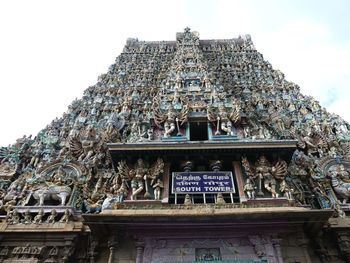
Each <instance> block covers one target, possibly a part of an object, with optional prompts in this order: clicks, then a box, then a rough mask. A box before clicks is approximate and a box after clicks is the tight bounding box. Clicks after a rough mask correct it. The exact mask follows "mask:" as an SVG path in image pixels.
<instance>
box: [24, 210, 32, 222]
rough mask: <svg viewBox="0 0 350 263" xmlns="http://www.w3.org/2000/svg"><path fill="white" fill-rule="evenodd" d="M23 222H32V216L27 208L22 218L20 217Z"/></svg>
mask: <svg viewBox="0 0 350 263" xmlns="http://www.w3.org/2000/svg"><path fill="white" fill-rule="evenodd" d="M22 223H23V224H30V223H32V216H31V214H30V211H29V209H27V210H26V211H25V212H24V214H23V219H22Z"/></svg>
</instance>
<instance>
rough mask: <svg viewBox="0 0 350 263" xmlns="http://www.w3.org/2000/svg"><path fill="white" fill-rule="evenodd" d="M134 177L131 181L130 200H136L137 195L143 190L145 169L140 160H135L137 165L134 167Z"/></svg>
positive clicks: (145, 175)
mask: <svg viewBox="0 0 350 263" xmlns="http://www.w3.org/2000/svg"><path fill="white" fill-rule="evenodd" d="M134 172H135V175H134V177H133V179H132V180H131V189H132V193H131V200H136V199H137V195H138V194H139V193H141V192H142V190H143V189H144V183H143V180H144V177H147V169H146V166H145V163H144V162H143V160H142V159H141V158H139V159H138V160H137V163H136V165H135V169H134Z"/></svg>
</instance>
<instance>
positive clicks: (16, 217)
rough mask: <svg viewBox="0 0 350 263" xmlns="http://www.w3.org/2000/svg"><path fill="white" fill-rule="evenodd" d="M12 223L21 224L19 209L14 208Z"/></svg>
mask: <svg viewBox="0 0 350 263" xmlns="http://www.w3.org/2000/svg"><path fill="white" fill-rule="evenodd" d="M10 222H11V224H13V225H15V224H19V223H20V217H19V213H18V210H17V209H14V210H13V212H12V217H11V221H10Z"/></svg>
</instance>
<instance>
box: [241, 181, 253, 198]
mask: <svg viewBox="0 0 350 263" xmlns="http://www.w3.org/2000/svg"><path fill="white" fill-rule="evenodd" d="M243 191H244V192H245V193H246V194H247V196H248V198H249V199H255V187H254V184H253V182H252V180H251V179H250V178H247V180H246V183H245V185H244V187H243Z"/></svg>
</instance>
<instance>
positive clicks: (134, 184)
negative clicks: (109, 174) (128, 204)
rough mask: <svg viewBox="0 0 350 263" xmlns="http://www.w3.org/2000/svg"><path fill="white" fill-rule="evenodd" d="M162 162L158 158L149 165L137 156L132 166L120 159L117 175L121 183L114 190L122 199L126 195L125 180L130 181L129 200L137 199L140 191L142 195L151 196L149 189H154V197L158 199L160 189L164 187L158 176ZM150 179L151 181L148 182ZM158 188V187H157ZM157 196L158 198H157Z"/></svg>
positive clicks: (161, 168)
mask: <svg viewBox="0 0 350 263" xmlns="http://www.w3.org/2000/svg"><path fill="white" fill-rule="evenodd" d="M163 169H164V162H163V160H162V159H160V158H158V159H157V160H156V161H155V162H154V163H153V164H152V165H151V166H149V165H148V164H147V163H145V162H144V161H143V159H141V158H139V159H138V160H137V161H136V164H135V165H133V166H129V165H127V163H126V161H124V160H122V161H120V162H119V163H118V177H119V178H120V179H118V180H121V181H122V183H121V184H120V185H121V186H120V188H118V190H117V191H116V193H118V194H119V195H120V197H121V198H122V200H121V201H123V200H124V197H126V196H127V186H128V184H127V182H128V181H130V182H131V200H137V198H138V197H139V196H140V194H141V193H143V192H144V194H143V197H144V198H145V199H149V198H151V197H152V195H151V193H150V191H149V189H150V188H151V187H153V189H154V191H153V192H154V199H156V200H160V197H161V189H162V188H164V186H163V183H162V181H161V180H160V178H158V176H159V175H160V174H162V173H163ZM149 180H151V182H149ZM158 180H159V181H158ZM158 188H159V189H158ZM158 198H159V199H158Z"/></svg>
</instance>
